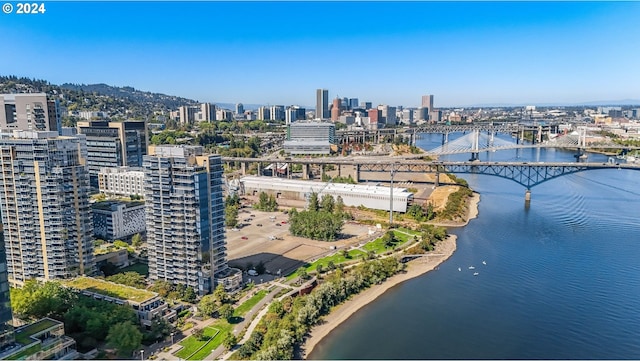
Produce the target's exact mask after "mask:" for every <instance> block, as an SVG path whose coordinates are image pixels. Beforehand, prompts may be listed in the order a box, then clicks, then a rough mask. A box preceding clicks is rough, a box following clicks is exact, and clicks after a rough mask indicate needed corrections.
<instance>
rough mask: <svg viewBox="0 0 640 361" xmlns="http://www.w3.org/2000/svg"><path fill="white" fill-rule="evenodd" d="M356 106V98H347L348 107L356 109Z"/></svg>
mask: <svg viewBox="0 0 640 361" xmlns="http://www.w3.org/2000/svg"><path fill="white" fill-rule="evenodd" d="M357 107H358V98H350V99H349V109H356V108H357Z"/></svg>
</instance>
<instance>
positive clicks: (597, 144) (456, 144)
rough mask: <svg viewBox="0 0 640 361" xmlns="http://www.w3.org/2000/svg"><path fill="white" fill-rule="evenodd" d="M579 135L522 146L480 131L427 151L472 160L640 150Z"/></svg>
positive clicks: (584, 129)
mask: <svg viewBox="0 0 640 361" xmlns="http://www.w3.org/2000/svg"><path fill="white" fill-rule="evenodd" d="M579 130H580V131H579V132H578V133H577V134H567V135H562V134H560V135H557V136H556V137H554V138H552V139H549V140H546V141H544V142H543V141H540V140H538V142H537V143H536V142H533V143H529V144H522V143H519V142H517V141H516V142H513V141H508V140H504V139H500V138H496V137H495V136H494V134H493V133H490V134H484V133H481V132H480V131H479V130H476V131H473V132H471V133H469V134H467V135H465V136H462V137H460V138H458V139H456V140H454V141H451V142H447V143H444V144H443V145H441V146H439V147H437V148H434V149H431V150H429V151H427V154H433V155H446V154H464V153H470V154H471V160H477V159H478V153H480V152H495V151H498V150H508V149H520V148H573V149H578V150H579V152H580V154H578V155H581V152H582V150H584V149H585V148H589V149H627V150H630V149H640V147H630V146H623V145H620V144H617V143H614V142H613V141H611V140H610V139H607V138H601V139H597V140H594V139H590V141H589V142H587V133H586V128H580V129H579Z"/></svg>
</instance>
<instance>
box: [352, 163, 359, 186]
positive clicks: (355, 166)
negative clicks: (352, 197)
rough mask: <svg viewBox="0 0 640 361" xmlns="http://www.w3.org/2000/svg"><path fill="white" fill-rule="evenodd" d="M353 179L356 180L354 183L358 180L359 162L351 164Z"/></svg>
mask: <svg viewBox="0 0 640 361" xmlns="http://www.w3.org/2000/svg"><path fill="white" fill-rule="evenodd" d="M353 180H354V181H356V183H359V182H360V164H354V165H353Z"/></svg>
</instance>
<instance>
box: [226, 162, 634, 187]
mask: <svg viewBox="0 0 640 361" xmlns="http://www.w3.org/2000/svg"><path fill="white" fill-rule="evenodd" d="M222 160H223V162H228V163H229V162H239V163H240V164H241V165H242V169H243V171H244V173H246V169H247V167H246V165H247V164H249V163H258V169H259V174H261V171H260V169H264V168H262V165H263V164H286V165H287V167H285V168H286V169H287V170H288V169H289V168H290V167H289V165H291V164H302V166H303V172H302V178H303V179H309V176H310V172H309V170H310V168H309V167H310V166H311V165H328V164H331V165H337V166H339V167H342V166H345V165H347V166H351V169H349V170H350V171H351V173H349V175H350V176H351V177H352V178H353V179H354V180H355V181H359V179H360V173H361V172H383V173H390V174H391V172H401V173H432V174H435V175H436V177H435V179H436V185H437V179H438V174H440V173H463V174H464V173H468V174H485V175H491V176H496V177H500V178H505V179H509V180H512V181H514V182H516V183H518V184H520V185H522V186H524V187H525V188H526V189H527V190H530V189H531V188H532V187H534V186H537V185H539V184H541V183H544V182H546V181H549V180H551V179H554V178H558V177H561V176H564V175H567V174H573V173H578V172H583V171H588V170H599V169H610V170H617V169H630V170H640V165H636V164H627V163H621V164H618V163H614V162H607V163H593V162H591V163H578V162H537V163H534V162H480V161H467V162H433V161H422V160H415V159H403V158H397V157H368V158H360V159H356V158H315V159H300V158H291V159H284V160H283V159H273V158H230V157H223V158H222ZM320 170H321V172H323V167H320ZM273 176H276V173H273ZM283 176H286V177H291V176H292V175H291V173H290V172H287V173H286V174H283Z"/></svg>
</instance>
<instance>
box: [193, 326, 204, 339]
mask: <svg viewBox="0 0 640 361" xmlns="http://www.w3.org/2000/svg"><path fill="white" fill-rule="evenodd" d="M191 336H193V337H194V338H196V339H197V340H198V341H204V340H205V337H204V330H203V329H201V328H199V327H196V328H194V329H193V331H191Z"/></svg>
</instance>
